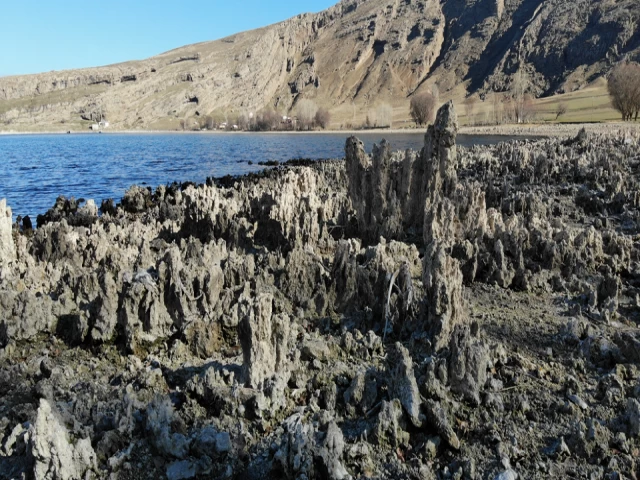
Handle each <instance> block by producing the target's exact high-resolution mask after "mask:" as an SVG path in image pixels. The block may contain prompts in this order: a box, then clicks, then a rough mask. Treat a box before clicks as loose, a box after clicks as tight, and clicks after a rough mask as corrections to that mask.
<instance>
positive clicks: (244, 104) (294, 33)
mask: <svg viewBox="0 0 640 480" xmlns="http://www.w3.org/2000/svg"><path fill="white" fill-rule="evenodd" d="M638 18H640V6H639V5H638V2H635V1H634V0H624V1H620V2H616V3H615V4H612V3H611V2H607V1H605V0H596V1H591V0H572V1H569V2H567V1H564V0H547V1H543V0H443V1H437V0H343V1H341V2H340V3H338V4H337V5H336V6H334V7H332V8H330V9H328V10H326V11H324V12H321V13H318V14H305V15H300V16H298V17H295V18H292V19H290V20H287V21H284V22H281V23H279V24H275V25H272V26H269V27H265V28H262V29H259V30H255V31H249V32H244V33H239V34H237V35H234V36H231V37H228V38H225V39H222V40H218V41H214V42H205V43H201V44H197V45H190V46H187V47H183V48H179V49H177V50H173V51H171V52H167V53H165V54H162V55H159V56H157V57H153V58H150V59H148V60H144V61H139V62H129V63H124V64H119V65H113V66H109V67H101V68H89V69H83V70H74V71H65V72H50V73H45V74H40V75H28V76H17V77H8V78H2V79H0V127H1V128H3V129H11V128H37V127H38V126H50V127H56V126H57V128H60V129H65V128H66V126H68V125H71V126H81V125H83V124H82V120H84V121H85V122H90V121H96V120H99V119H100V118H101V117H102V116H103V115H105V116H106V118H108V119H109V120H110V121H111V123H112V124H114V126H117V127H120V128H136V127H140V128H144V127H154V126H156V127H158V126H161V127H164V128H170V127H173V128H175V127H177V126H178V121H179V119H183V118H192V117H197V116H199V115H207V114H209V113H211V112H212V111H215V110H220V111H225V112H226V113H227V114H228V115H230V116H235V115H237V114H238V113H241V112H244V113H249V112H255V111H256V110H259V109H260V108H263V107H265V106H271V107H274V108H276V109H278V110H279V111H281V112H283V113H285V112H287V111H289V109H290V108H291V107H292V106H294V105H295V104H296V102H297V101H299V100H300V99H301V98H311V99H314V100H315V101H316V103H318V104H319V105H320V106H327V107H330V108H336V107H342V108H343V109H344V110H345V111H346V110H348V109H349V108H353V109H355V108H362V107H369V106H375V104H376V103H378V102H380V101H385V102H389V103H391V104H392V105H394V106H400V105H402V106H405V107H406V104H407V103H408V97H409V96H410V95H412V94H413V93H414V92H416V91H419V90H421V89H426V88H429V87H430V86H431V85H432V84H434V83H437V84H438V86H439V89H440V91H441V92H447V91H449V90H451V89H452V88H454V87H455V86H456V85H459V84H464V85H465V88H467V89H468V90H469V91H480V92H485V91H489V90H496V91H504V90H506V89H508V88H509V87H510V84H511V81H512V77H513V74H514V73H515V72H516V71H517V70H518V69H520V68H522V69H524V70H525V71H526V72H527V73H528V74H529V77H530V78H531V79H532V86H531V90H532V92H533V93H535V94H537V95H541V94H551V93H554V92H559V91H563V90H572V89H575V88H579V87H581V86H584V85H585V84H586V83H587V82H589V81H591V80H593V79H595V78H597V77H598V76H600V75H602V74H603V73H605V72H607V71H608V69H609V68H610V67H611V66H612V65H613V64H614V63H615V62H617V61H619V60H620V59H622V58H624V57H625V56H630V57H632V58H638V56H639V55H640V33H639V30H638V27H637V19H638ZM172 122H173V123H172ZM85 126H86V125H85Z"/></svg>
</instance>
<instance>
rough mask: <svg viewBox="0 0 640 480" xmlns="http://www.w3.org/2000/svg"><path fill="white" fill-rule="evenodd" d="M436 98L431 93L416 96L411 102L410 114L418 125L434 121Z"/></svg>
mask: <svg viewBox="0 0 640 480" xmlns="http://www.w3.org/2000/svg"><path fill="white" fill-rule="evenodd" d="M436 103H437V99H436V96H435V95H434V94H433V93H431V92H423V93H420V94H418V95H414V96H413V97H412V98H411V101H410V102H409V114H410V115H411V118H412V119H413V121H414V122H416V123H417V124H418V125H425V124H427V123H429V122H431V121H432V120H433V117H434V114H435V112H436Z"/></svg>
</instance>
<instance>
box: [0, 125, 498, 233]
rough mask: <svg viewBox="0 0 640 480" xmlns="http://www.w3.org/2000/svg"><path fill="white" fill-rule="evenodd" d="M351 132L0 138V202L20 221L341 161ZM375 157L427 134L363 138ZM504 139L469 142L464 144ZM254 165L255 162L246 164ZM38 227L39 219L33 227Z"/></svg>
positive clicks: (464, 139)
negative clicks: (279, 165)
mask: <svg viewBox="0 0 640 480" xmlns="http://www.w3.org/2000/svg"><path fill="white" fill-rule="evenodd" d="M348 135H349V134H347V133H345V134H309V135H305V134H293V135H292V134H233V133H231V134H209V135H207V134H204V135H203V134H140V135H134V134H102V135H99V134H82V135H4V136H3V135H0V198H6V199H7V203H8V205H9V206H10V207H11V208H12V210H13V214H14V218H15V216H17V215H22V216H25V215H30V216H31V217H32V219H34V220H35V217H36V216H37V215H38V214H41V213H44V212H46V211H47V210H48V209H49V208H50V207H51V206H52V205H53V204H54V202H55V199H56V198H57V197H58V196H59V195H65V196H67V197H70V196H74V197H76V198H85V199H89V198H93V199H94V200H95V201H96V203H97V204H98V205H100V202H101V200H102V199H105V198H114V199H116V200H117V199H120V198H121V197H122V195H123V194H124V192H125V191H126V190H127V188H129V187H130V186H131V185H134V184H138V185H150V186H153V187H156V186H158V185H163V184H167V183H171V182H173V181H194V182H198V183H200V182H204V181H205V180H206V178H207V177H221V176H224V175H238V174H243V173H247V172H252V171H256V170H260V169H261V168H264V167H261V166H259V165H257V162H261V161H268V160H278V161H281V162H282V161H286V160H289V159H292V158H313V159H317V158H341V157H344V144H345V141H346V139H347V137H348ZM358 137H359V138H360V139H361V140H362V141H363V142H364V143H365V146H366V149H367V151H369V152H370V151H371V148H372V147H373V144H374V142H376V143H379V142H380V140H381V139H382V138H386V139H387V140H388V141H389V142H390V143H391V146H392V148H393V149H394V150H395V149H402V150H404V149H407V148H412V149H416V150H417V149H420V148H422V145H423V143H424V140H423V138H424V133H423V132H414V133H400V134H397V133H386V134H385V133H384V132H379V133H366V134H359V135H358ZM504 139H505V138H504V137H492V136H465V135H460V136H459V137H458V143H459V144H461V145H465V146H470V145H474V144H487V143H497V142H499V141H502V140H504ZM249 161H252V162H253V163H254V164H253V165H249V163H248V162H249ZM34 224H35V221H34Z"/></svg>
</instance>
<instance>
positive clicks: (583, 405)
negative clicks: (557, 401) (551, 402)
mask: <svg viewBox="0 0 640 480" xmlns="http://www.w3.org/2000/svg"><path fill="white" fill-rule="evenodd" d="M569 400H570V401H571V402H572V403H574V404H575V405H577V406H578V407H580V408H581V409H582V410H588V409H589V405H587V403H586V402H585V401H584V400H582V399H581V398H580V397H579V396H577V395H569Z"/></svg>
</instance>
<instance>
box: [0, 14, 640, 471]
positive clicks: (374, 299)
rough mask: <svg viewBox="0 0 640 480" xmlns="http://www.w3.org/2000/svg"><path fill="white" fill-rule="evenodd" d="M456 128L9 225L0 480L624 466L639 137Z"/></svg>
mask: <svg viewBox="0 0 640 480" xmlns="http://www.w3.org/2000/svg"><path fill="white" fill-rule="evenodd" d="M492 5H493V4H492ZM491 8H493V7H491ZM504 8H505V9H508V8H509V5H507V4H505V6H504ZM385 48H387V47H385ZM189 61H193V60H185V62H189ZM137 81H139V80H137ZM130 83H134V82H130ZM194 83H195V82H194ZM455 132H456V127H455V113H454V112H452V111H451V107H450V105H445V106H444V107H443V108H442V109H441V110H440V112H439V114H438V122H437V123H436V125H434V126H433V127H432V128H430V129H429V130H428V132H427V135H426V139H425V148H424V149H423V150H422V152H402V153H399V154H397V153H391V149H390V146H388V145H384V144H382V145H381V147H379V148H378V149H376V150H375V151H374V156H376V155H377V156H378V158H377V159H372V158H369V157H367V156H365V155H364V152H363V151H362V150H361V149H360V146H359V145H360V144H359V142H358V141H357V140H354V139H350V140H349V142H348V143H347V152H349V149H350V148H352V152H351V153H353V155H352V156H351V158H350V159H349V158H347V160H348V162H347V161H345V162H344V163H343V162H339V161H324V162H318V163H314V164H311V165H305V166H300V165H299V164H298V163H296V164H290V165H285V166H282V167H279V168H277V169H275V170H269V171H265V172H262V173H260V174H258V175H249V176H245V177H239V178H234V179H225V180H224V181H222V180H216V179H210V180H209V181H208V182H207V184H206V185H201V186H195V185H192V184H184V185H172V186H169V187H160V188H158V189H156V190H153V191H149V190H148V189H140V188H133V189H131V191H130V194H129V195H128V199H127V200H126V201H125V202H124V204H110V206H109V208H108V209H107V210H105V209H103V211H102V215H100V216H97V217H96V218H94V219H93V220H92V223H91V224H83V223H82V222H76V221H75V220H74V218H75V217H77V216H78V214H79V212H80V210H81V209H82V208H83V206H82V205H80V206H78V208H77V209H76V208H75V207H74V208H71V205H72V204H73V203H74V202H72V201H71V200H67V199H61V200H60V201H59V202H56V205H57V206H58V207H61V208H58V207H54V209H52V210H54V211H57V212H58V214H60V216H61V217H60V218H59V219H58V220H53V219H52V220H51V221H48V222H47V223H45V224H44V225H42V226H40V227H39V228H37V229H36V230H35V231H28V232H27V231H25V229H24V228H23V229H22V231H21V232H18V231H17V229H15V230H14V231H13V232H10V235H11V239H12V245H13V249H14V255H13V256H12V260H10V261H9V262H4V263H3V264H2V266H1V268H0V405H1V409H2V410H1V412H0V413H1V415H0V479H4V478H21V477H25V478H30V477H32V476H34V477H36V478H91V477H92V476H95V477H102V476H105V475H108V476H113V477H114V478H115V477H118V478H120V477H122V478H125V477H126V478H141V479H156V478H164V477H167V478H175V479H178V478H198V477H202V478H296V479H298V478H308V479H310V478H345V479H346V478H360V477H367V478H430V476H432V477H433V476H436V477H438V478H497V477H500V476H508V477H509V478H513V477H514V476H515V475H516V474H517V476H518V478H535V477H536V476H540V471H541V470H540V465H541V464H544V466H545V475H547V476H549V475H552V476H554V478H570V477H580V478H620V477H622V476H629V475H628V474H627V472H634V471H636V472H637V471H638V470H639V469H640V465H638V463H637V456H636V455H634V454H633V453H634V452H635V451H636V449H638V448H640V444H639V443H638V442H639V438H640V437H639V436H638V435H639V433H638V432H639V431H640V427H638V425H640V420H639V412H640V409H639V404H638V399H639V398H640V379H639V376H638V372H639V368H638V364H639V362H640V356H639V355H638V351H639V346H640V334H639V333H638V328H637V325H638V322H639V321H640V319H639V317H638V314H637V310H638V305H639V304H640V294H639V291H638V285H639V283H638V279H639V278H640V268H639V267H638V264H639V262H640V251H639V248H640V247H639V246H638V245H637V243H638V242H637V241H636V240H637V236H638V234H639V232H640V215H639V214H638V211H637V210H638V208H637V207H638V206H639V205H640V201H639V199H638V194H637V192H638V190H639V188H640V180H639V179H638V172H640V163H639V160H638V156H637V151H638V146H640V139H638V138H637V137H634V136H633V135H629V134H624V133H623V134H620V135H610V136H589V135H586V134H581V135H580V136H578V137H577V138H573V139H567V140H548V139H545V140H539V141H536V142H530V141H521V142H511V143H505V144H499V145H494V146H484V147H474V148H471V149H464V148H459V147H456V146H455V145H454V143H453V138H454V136H455ZM354 160H357V161H354ZM374 160H375V161H374ZM405 165H408V167H407V168H405ZM418 167H419V168H418ZM354 172H355V173H354ZM408 173H410V175H409V174H408ZM414 174H415V175H414ZM416 178H419V179H420V180H419V181H418V182H417V183H416V185H417V186H416V187H415V188H414V187H413V182H414V180H415V179H416ZM363 192H365V193H363ZM147 193H148V195H147ZM394 198H395V199H396V200H397V202H396V200H393V199H394ZM402 199H404V200H402ZM401 200H402V201H401ZM416 203H418V204H420V205H421V207H419V208H418V207H416V206H415V205H414V206H412V204H416ZM67 205H68V206H69V208H67ZM90 205H92V203H90V202H87V203H86V204H85V206H90ZM103 205H105V204H104V203H103ZM416 208H417V209H418V210H419V215H416V214H415V213H416ZM363 212H364V213H363ZM93 213H95V211H93V212H92V215H91V216H92V217H93V216H94V215H93ZM367 215H368V216H367ZM387 217H388V218H387ZM359 219H360V220H359ZM373 219H375V222H374V221H373ZM0 220H1V219H0ZM427 227H428V228H427ZM425 232H427V234H426V235H425ZM382 235H388V236H389V238H385V237H384V236H382ZM6 245H7V244H5V243H3V246H6ZM540 432H543V434H541V433H540ZM505 478H506V477H505Z"/></svg>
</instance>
